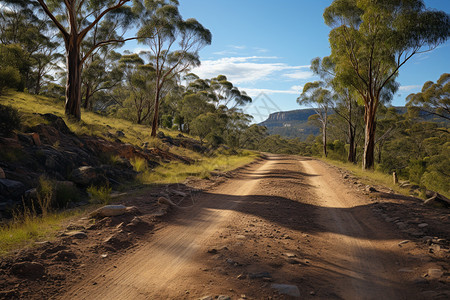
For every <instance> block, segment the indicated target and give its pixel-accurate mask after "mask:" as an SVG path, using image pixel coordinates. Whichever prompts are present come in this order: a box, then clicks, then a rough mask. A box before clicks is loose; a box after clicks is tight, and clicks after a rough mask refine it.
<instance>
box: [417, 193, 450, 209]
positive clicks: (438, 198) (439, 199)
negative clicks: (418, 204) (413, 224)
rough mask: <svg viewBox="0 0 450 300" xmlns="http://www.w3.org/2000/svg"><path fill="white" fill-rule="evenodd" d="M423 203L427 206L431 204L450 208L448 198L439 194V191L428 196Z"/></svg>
mask: <svg viewBox="0 0 450 300" xmlns="http://www.w3.org/2000/svg"><path fill="white" fill-rule="evenodd" d="M423 204H424V205H427V206H433V207H438V208H441V207H442V208H450V199H448V198H447V197H445V196H443V195H441V194H439V193H434V195H433V196H432V197H430V198H428V199H427V200H425V202H424V203H423Z"/></svg>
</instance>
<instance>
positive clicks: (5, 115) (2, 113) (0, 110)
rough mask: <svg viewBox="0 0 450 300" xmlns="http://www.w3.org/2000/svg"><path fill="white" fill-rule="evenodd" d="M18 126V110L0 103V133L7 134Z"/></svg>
mask: <svg viewBox="0 0 450 300" xmlns="http://www.w3.org/2000/svg"><path fill="white" fill-rule="evenodd" d="M19 128H20V116H19V112H18V111H17V110H16V109H15V108H13V107H11V106H5V105H1V104H0V135H9V134H11V132H12V131H13V130H15V129H19Z"/></svg>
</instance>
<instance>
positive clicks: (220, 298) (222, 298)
mask: <svg viewBox="0 0 450 300" xmlns="http://www.w3.org/2000/svg"><path fill="white" fill-rule="evenodd" d="M216 299H217V300H231V297H230V296H226V295H219V296H217V297H216Z"/></svg>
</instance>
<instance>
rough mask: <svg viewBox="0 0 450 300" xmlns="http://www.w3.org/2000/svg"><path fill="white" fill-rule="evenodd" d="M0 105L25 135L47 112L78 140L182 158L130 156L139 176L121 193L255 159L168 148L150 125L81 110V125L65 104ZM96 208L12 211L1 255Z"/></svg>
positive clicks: (12, 98)
mask: <svg viewBox="0 0 450 300" xmlns="http://www.w3.org/2000/svg"><path fill="white" fill-rule="evenodd" d="M0 104H2V105H9V106H12V107H14V108H16V109H17V110H18V111H19V114H20V118H21V121H22V126H21V127H22V130H23V131H26V132H29V130H31V128H33V127H34V126H36V125H38V124H42V123H44V124H46V122H48V121H46V119H45V118H43V117H42V115H41V114H46V113H51V114H54V115H56V116H59V117H62V118H63V119H64V121H65V123H66V124H67V126H68V127H69V129H70V130H71V131H72V132H74V133H75V134H76V135H78V136H79V137H80V136H90V137H92V136H94V137H99V138H102V139H105V140H110V141H116V142H117V139H118V134H117V133H118V132H120V140H121V141H122V142H123V143H129V144H132V145H135V146H137V147H142V144H143V143H146V144H147V147H149V148H157V149H160V153H168V154H175V155H177V156H178V157H183V158H185V159H184V160H181V161H170V162H169V161H168V160H166V159H161V160H160V161H159V164H158V165H157V166H156V167H153V168H151V167H150V166H152V165H151V164H148V163H147V161H145V159H142V158H139V157H135V158H130V159H129V162H130V163H131V165H132V166H133V168H134V170H135V171H137V172H138V173H137V177H136V180H135V181H134V182H130V183H129V185H128V184H127V185H125V186H123V185H122V186H121V189H122V190H130V189H134V188H136V186H143V187H146V186H147V187H148V188H149V189H151V188H152V187H153V186H154V184H170V183H180V182H182V181H184V180H185V179H186V178H188V177H190V176H193V177H200V178H209V177H210V176H211V174H214V172H227V171H229V170H232V169H235V168H238V167H240V166H242V165H244V164H247V163H249V162H251V161H253V160H254V159H256V158H257V157H258V154H257V153H256V152H250V151H238V152H237V153H236V152H233V153H231V152H230V151H228V150H226V149H225V148H219V149H216V150H208V151H206V152H204V153H202V152H198V151H193V150H190V149H188V148H185V147H182V146H176V145H173V144H166V143H165V142H164V141H163V140H161V139H159V138H152V137H151V136H150V132H151V128H150V127H148V126H145V125H138V124H133V123H131V122H129V121H126V120H122V119H117V118H113V117H107V116H102V115H99V114H96V113H92V112H87V111H83V112H82V121H81V122H76V121H71V120H68V119H67V118H66V117H65V116H64V103H62V102H61V101H57V100H54V99H51V98H47V97H42V96H35V95H30V94H27V93H20V92H10V93H8V94H6V95H4V96H1V97H0ZM161 131H162V132H163V133H164V135H165V136H166V137H170V138H174V139H175V138H176V137H177V136H178V135H179V133H180V132H178V131H172V130H165V129H161ZM183 135H184V136H185V138H186V139H192V140H193V141H194V142H196V143H198V140H197V139H196V137H192V136H188V135H186V134H183ZM46 147H51V148H54V149H56V150H57V149H58V148H59V147H60V146H59V145H57V144H55V145H53V146H52V145H46ZM205 149H206V148H205ZM36 151H39V147H36ZM14 159H16V158H14ZM18 159H20V158H18ZM114 159H117V158H114V157H111V158H110V160H114ZM2 161H3V162H4V163H5V164H8V163H17V162H9V161H8V156H4V155H1V156H0V162H2ZM184 161H186V163H184ZM188 162H191V163H188ZM192 162H193V163H192ZM141 191H142V190H141ZM83 192H84V191H83ZM94 192H97V193H103V194H104V193H110V192H111V189H101V188H99V189H98V190H95V191H94V190H91V191H90V194H91V195H92V194H93V193H94ZM100 196H102V197H103V199H106V200H105V201H104V203H107V202H108V201H109V200H110V199H111V198H110V197H109V195H100ZM0 201H1V199H0ZM95 207H96V205H91V206H87V207H83V208H82V209H81V208H80V209H75V210H70V211H67V210H66V211H61V210H50V211H48V212H47V213H46V214H45V216H42V215H40V214H38V213H36V211H35V210H34V208H27V209H24V210H23V211H22V210H21V211H16V212H14V213H13V216H14V219H13V220H9V221H7V222H6V223H4V224H3V225H1V223H0V254H4V253H8V252H9V251H11V250H12V249H15V248H18V247H22V246H24V245H30V244H33V243H34V242H35V241H39V240H51V239H52V238H53V237H54V234H55V233H56V231H58V230H60V229H61V226H62V224H64V222H67V220H68V219H69V218H73V217H74V216H79V215H80V214H84V213H86V211H90V210H92V209H94V208H95ZM0 222H1V215H0Z"/></svg>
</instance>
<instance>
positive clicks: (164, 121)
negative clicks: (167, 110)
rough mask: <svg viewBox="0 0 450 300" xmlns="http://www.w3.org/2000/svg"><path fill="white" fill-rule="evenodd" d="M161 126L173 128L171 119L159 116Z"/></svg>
mask: <svg viewBox="0 0 450 300" xmlns="http://www.w3.org/2000/svg"><path fill="white" fill-rule="evenodd" d="M161 126H162V127H164V128H172V127H173V117H172V116H171V115H163V116H161Z"/></svg>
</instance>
